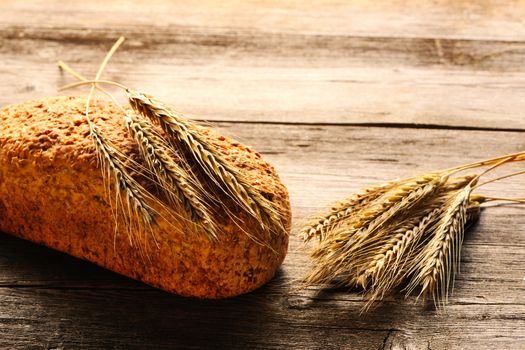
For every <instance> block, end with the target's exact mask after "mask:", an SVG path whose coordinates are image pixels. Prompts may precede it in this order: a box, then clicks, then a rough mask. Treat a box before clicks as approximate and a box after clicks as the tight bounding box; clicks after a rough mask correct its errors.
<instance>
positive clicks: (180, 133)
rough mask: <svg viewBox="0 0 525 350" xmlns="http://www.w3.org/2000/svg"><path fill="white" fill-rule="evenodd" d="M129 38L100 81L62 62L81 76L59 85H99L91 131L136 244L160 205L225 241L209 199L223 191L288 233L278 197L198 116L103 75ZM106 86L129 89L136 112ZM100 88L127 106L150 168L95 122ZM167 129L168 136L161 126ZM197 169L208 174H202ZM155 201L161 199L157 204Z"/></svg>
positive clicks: (127, 118)
mask: <svg viewBox="0 0 525 350" xmlns="http://www.w3.org/2000/svg"><path fill="white" fill-rule="evenodd" d="M123 41H124V38H120V39H119V40H118V41H117V42H116V43H115V44H114V45H113V47H112V48H111V50H110V51H109V52H108V54H107V55H106V57H105V59H104V61H103V62H102V64H101V66H100V68H99V70H98V72H97V75H96V77H95V78H94V79H93V80H88V79H87V78H85V77H84V76H82V75H81V74H79V73H77V72H76V71H75V70H73V69H72V68H71V67H69V66H68V65H67V64H65V63H64V62H62V61H60V62H59V67H60V68H61V69H63V70H64V71H66V72H68V73H70V74H71V75H72V76H74V77H76V78H77V79H79V80H80V82H78V83H73V84H69V85H66V86H64V87H62V88H60V89H59V90H65V89H70V88H73V87H77V86H81V85H91V90H90V92H89V95H88V98H87V102H86V111H85V116H86V119H87V122H88V125H89V128H90V137H91V138H92V140H93V144H94V146H95V148H96V150H97V154H98V156H99V162H100V164H101V168H102V170H103V173H104V178H106V179H108V180H109V179H110V180H111V181H113V183H114V186H113V187H114V188H115V191H116V193H115V195H114V199H113V203H114V206H115V210H114V212H115V220H116V222H118V220H120V219H124V222H125V225H126V227H127V228H128V233H129V238H130V241H131V243H132V244H133V243H134V241H137V240H138V239H139V238H138V237H139V235H140V234H142V233H144V231H145V230H148V228H150V227H151V225H152V224H154V223H155V221H156V220H157V219H159V218H158V213H156V212H155V210H154V209H153V207H154V206H161V207H163V208H167V209H169V208H173V207H177V208H183V212H184V213H185V214H186V218H185V219H187V221H188V223H190V224H193V225H196V227H197V228H198V231H200V232H202V233H203V234H205V235H206V236H207V237H208V238H210V239H217V230H216V225H215V219H214V217H215V216H214V213H212V212H210V206H209V205H208V204H207V203H208V202H210V201H220V200H221V199H220V198H222V197H221V196H219V195H217V192H223V193H224V194H226V197H227V198H230V199H231V200H233V201H234V202H235V203H236V205H238V206H239V207H240V208H241V209H242V210H243V211H245V212H246V213H247V214H248V215H251V216H253V217H254V218H256V219H257V220H258V221H259V222H260V224H261V226H263V227H264V228H265V229H266V230H267V231H268V232H270V233H271V232H282V231H283V230H284V228H283V225H282V222H281V217H280V215H279V214H278V212H277V210H276V209H275V208H274V207H273V204H272V202H271V201H269V200H268V199H266V198H265V197H264V196H263V195H262V194H261V193H260V192H258V191H257V190H255V189H254V188H253V186H251V185H250V184H249V183H248V181H247V180H246V179H245V178H244V177H243V174H242V173H241V172H239V171H238V169H236V168H235V167H233V166H232V165H231V164H230V163H229V162H228V161H226V160H225V159H224V158H223V155H222V154H221V153H219V152H217V150H216V148H215V147H212V145H210V144H209V143H208V141H207V140H206V139H205V138H203V137H202V136H201V135H200V133H199V131H198V130H197V128H196V125H195V124H194V123H193V122H192V121H191V120H189V119H187V118H185V117H184V116H182V115H181V114H179V113H177V112H175V111H174V110H173V109H172V108H171V107H170V106H168V105H167V104H165V103H163V102H162V101H160V100H158V99H155V98H154V97H152V96H150V95H148V94H146V93H143V92H139V91H135V90H132V89H130V88H128V87H126V86H124V85H122V84H119V83H117V82H113V81H106V80H100V76H101V74H102V71H103V69H104V68H105V66H106V65H107V63H108V61H109V59H110V58H111V57H112V55H113V54H114V53H115V51H116V50H117V49H118V47H119V46H120V45H121V44H122V42H123ZM101 85H111V86H114V87H118V88H121V89H123V91H124V92H125V94H126V97H127V100H128V103H129V106H130V107H131V109H132V110H133V112H134V113H130V112H129V109H126V108H124V107H122V106H121V105H120V104H119V103H118V102H117V101H116V99H115V98H114V97H113V95H112V94H110V93H109V92H108V91H107V90H105V89H104V88H102V87H101ZM95 89H98V90H99V91H101V92H102V93H104V94H106V95H107V96H109V98H110V99H111V100H113V102H115V104H116V105H117V106H120V108H121V110H122V112H123V115H124V120H123V121H124V125H125V127H126V129H127V131H128V134H129V135H130V137H132V138H133V140H134V141H135V143H136V145H137V146H138V148H139V151H140V153H141V155H142V157H143V158H144V164H145V167H144V166H141V165H139V164H138V163H136V162H135V163H133V164H132V166H130V165H129V164H125V159H123V158H124V156H123V154H122V152H120V151H119V150H118V149H117V147H116V146H115V145H113V144H112V143H111V142H110V141H109V140H108V139H107V138H106V137H105V136H104V131H103V130H100V129H99V128H98V127H97V126H96V125H95V124H94V123H93V122H92V121H91V120H90V118H89V105H90V100H91V98H92V96H93V93H94V90H95ZM159 127H160V129H161V130H162V131H163V133H164V135H161V133H160V132H159V131H158V128H159ZM128 163H129V160H128ZM132 171H134V172H138V173H140V174H145V176H146V177H147V179H148V180H149V181H151V182H153V183H154V184H155V185H156V188H157V191H158V192H160V193H161V194H162V197H163V199H165V200H164V201H162V200H161V199H159V196H157V195H155V194H153V193H151V191H148V190H147V189H146V188H145V187H144V186H142V185H141V184H140V183H139V182H138V181H137V180H135V179H134V178H133V177H132V176H131V175H130V172H132ZM196 172H198V173H199V175H200V176H197V175H196V174H195V173H196ZM202 177H204V178H205V179H206V181H205V182H204V183H203V181H200V180H199V179H200V178H202ZM108 187H109V181H108ZM164 202H167V204H168V205H165V204H164ZM152 203H155V205H151V204H152ZM225 209H226V210H227V208H225ZM171 212H172V213H176V212H179V211H171ZM230 214H231V213H230ZM174 215H177V214H174ZM232 215H233V214H232ZM168 219H169V218H168ZM233 219H235V218H233ZM238 225H240V223H238ZM149 231H150V232H151V230H149ZM247 234H249V233H247ZM254 239H256V238H255V237H254Z"/></svg>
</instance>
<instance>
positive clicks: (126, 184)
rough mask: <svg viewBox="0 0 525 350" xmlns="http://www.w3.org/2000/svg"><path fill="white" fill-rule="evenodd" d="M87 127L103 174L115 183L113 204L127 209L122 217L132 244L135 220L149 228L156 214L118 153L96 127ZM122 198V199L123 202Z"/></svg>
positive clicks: (92, 125) (146, 195)
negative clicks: (126, 212) (111, 178)
mask: <svg viewBox="0 0 525 350" xmlns="http://www.w3.org/2000/svg"><path fill="white" fill-rule="evenodd" d="M89 125H90V135H91V138H92V139H93V141H94V144H95V149H96V151H97V155H98V158H99V162H100V164H101V168H102V169H103V174H106V173H108V174H109V175H110V176H111V177H113V180H114V181H115V189H116V192H117V196H116V198H115V203H116V205H117V206H118V205H119V204H125V206H126V207H127V208H128V214H130V215H124V217H125V219H126V227H127V228H128V234H129V235H130V237H129V238H130V242H131V243H133V239H132V237H133V235H134V232H133V231H134V230H133V227H134V222H135V220H136V219H137V218H138V219H139V220H141V221H142V223H143V224H144V225H145V227H149V226H150V225H151V224H153V223H154V222H155V214H156V212H155V210H154V209H153V208H151V207H150V206H149V205H148V203H147V202H146V199H145V198H146V197H148V194H147V191H146V190H145V189H144V188H143V187H142V185H140V184H139V183H138V182H137V181H136V180H135V179H133V178H132V177H131V176H130V175H129V174H128V172H127V170H126V167H125V165H124V163H123V162H122V160H121V159H120V158H119V157H118V151H117V150H116V149H115V147H114V146H113V145H112V144H111V143H110V142H109V141H108V140H107V139H106V138H105V136H104V135H103V134H102V132H101V131H100V130H99V129H98V127H97V126H96V125H94V124H92V123H90V124H89ZM122 198H123V199H124V200H123V201H122ZM116 211H117V214H116V217H115V220H118V209H117V210H116Z"/></svg>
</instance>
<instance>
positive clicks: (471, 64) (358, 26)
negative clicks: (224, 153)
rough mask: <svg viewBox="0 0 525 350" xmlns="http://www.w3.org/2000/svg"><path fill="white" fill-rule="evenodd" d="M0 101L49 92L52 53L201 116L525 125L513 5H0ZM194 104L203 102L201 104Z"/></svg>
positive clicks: (524, 50) (517, 14)
mask: <svg viewBox="0 0 525 350" xmlns="http://www.w3.org/2000/svg"><path fill="white" fill-rule="evenodd" d="M0 10H1V11H0V16H1V17H0V64H1V66H0V70H1V71H2V74H3V76H5V77H6V79H4V80H5V81H6V82H8V84H2V85H1V86H0V104H2V105H3V104H5V103H12V102H14V101H21V100H25V99H28V98H33V97H35V96H41V95H49V94H52V93H54V92H55V91H56V87H57V86H58V85H60V84H62V83H64V82H65V79H63V77H62V76H61V75H60V74H57V67H56V65H55V61H56V60H57V59H58V58H61V59H64V60H67V61H68V62H71V63H75V65H76V66H77V67H78V68H79V69H82V70H83V71H86V72H94V71H95V70H96V64H94V63H95V62H98V60H99V58H100V56H101V55H103V54H104V52H105V51H106V50H107V47H108V46H109V45H111V43H112V42H113V41H114V40H115V38H116V37H118V36H120V35H125V36H127V37H128V38H129V41H128V43H127V44H126V46H125V49H124V50H122V52H120V53H119V54H117V55H116V56H115V58H114V60H113V61H112V64H111V67H110V68H109V70H108V71H109V72H110V75H108V76H109V77H112V78H115V79H118V80H120V81H121V82H123V83H127V84H130V85H132V86H137V87H140V88H142V89H146V90H149V91H151V92H154V93H155V94H156V95H159V96H161V97H163V98H165V99H167V100H169V101H171V102H173V103H174V104H176V105H177V106H180V108H181V109H182V110H184V111H186V112H187V113H190V114H192V115H196V116H199V117H200V118H205V119H210V120H245V121H247V120H249V121H265V122H268V121H272V122H288V123H295V122H307V123H340V124H360V123H364V124H370V123H373V124H378V123H379V124H392V123H397V124H424V125H428V124H430V125H448V126H466V127H471V128H472V127H475V128H503V129H525V118H523V117H522V111H523V110H525V99H523V94H524V89H523V87H524V86H525V69H524V68H523V64H522V62H524V61H525V42H524V40H525V26H524V25H523V21H522V18H523V14H525V5H524V3H523V2H520V1H514V2H512V3H511V4H509V3H508V2H496V1H482V2H480V3H479V4H469V2H465V1H460V2H455V1H450V0H448V1H437V2H435V1H424V2H423V3H421V2H419V1H393V2H390V3H389V4H385V3H384V2H372V1H353V2H352V1H321V2H316V3H315V4H309V5H305V4H304V2H302V1H286V2H284V3H282V4H281V5H279V6H276V5H272V4H271V2H269V1H255V2H243V1H235V0H228V1H224V2H222V1H221V2H220V3H219V2H217V1H216V0H215V1H213V0H210V1H204V2H201V1H192V2H186V3H179V2H177V3H174V4H173V3H172V2H168V1H156V2H134V3H131V4H128V2H116V3H111V2H109V3H108V1H100V2H88V1H72V2H67V3H64V2H59V1H51V2H46V3H35V2H30V1H5V0H4V1H2V2H1V3H0ZM203 101H205V102H203Z"/></svg>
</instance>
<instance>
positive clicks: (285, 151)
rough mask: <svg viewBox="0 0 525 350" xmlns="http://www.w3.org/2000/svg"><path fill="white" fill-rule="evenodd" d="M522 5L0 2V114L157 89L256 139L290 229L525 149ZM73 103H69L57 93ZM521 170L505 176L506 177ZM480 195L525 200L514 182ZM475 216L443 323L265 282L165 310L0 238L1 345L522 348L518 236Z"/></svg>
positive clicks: (130, 290) (493, 218)
mask: <svg viewBox="0 0 525 350" xmlns="http://www.w3.org/2000/svg"><path fill="white" fill-rule="evenodd" d="M524 15H525V3H523V2H521V1H507V2H499V1H491V0H483V1H478V2H469V1H451V0H438V1H435V0H425V1H415V0H414V1H413V0H394V1H388V2H387V1H379V2H373V1H359V0H356V1H342V0H325V1H313V2H308V3H307V4H306V3H305V2H303V1H294V0H284V1H281V2H279V3H278V4H276V3H275V2H273V1H268V0H254V1H239V0H225V1H221V2H219V1H217V0H203V1H196V0H192V1H177V2H172V1H161V0H151V1H140V0H135V1H107V0H104V1H102V0H95V1H89V2H88V1H79V0H73V1H68V2H59V1H56V0H51V1H23V2H22V1H14V0H4V1H0V79H1V81H2V84H1V85H0V105H5V104H11V103H15V102H18V101H22V100H25V99H30V98H39V97H42V96H45V95H50V94H54V93H56V88H57V87H58V86H60V85H62V84H65V83H67V82H71V81H73V80H72V79H70V78H69V77H67V76H65V75H64V74H63V73H60V72H59V71H58V69H57V67H56V65H55V64H56V61H57V60H58V59H64V60H66V61H67V62H68V63H71V65H72V66H74V67H75V68H78V69H79V70H80V71H82V72H83V73H86V74H91V75H94V73H95V71H96V69H97V66H98V63H99V61H100V60H101V58H102V56H103V55H104V54H105V52H106V50H107V49H108V47H109V46H110V45H111V44H112V43H113V41H114V40H115V39H116V38H117V37H118V36H120V35H125V36H127V37H128V40H127V42H126V44H125V45H124V46H123V47H122V49H121V50H120V51H119V52H118V53H117V54H116V55H115V57H114V58H113V60H112V62H111V64H110V66H109V67H108V70H107V74H106V77H107V78H112V79H116V80H118V81H120V82H123V83H125V84H129V85H131V86H133V87H136V88H141V89H144V90H146V91H149V92H152V93H154V94H155V95H157V96H159V97H161V98H163V99H165V100H167V101H169V102H171V103H173V104H174V105H175V106H176V107H177V108H178V109H179V110H182V111H184V112H186V113H187V114H189V115H192V116H195V117H196V118H198V119H206V120H212V121H215V122H217V126H218V127H219V129H221V130H222V131H223V132H224V133H226V134H228V135H231V136H234V137H237V138H238V139H240V140H241V141H243V142H245V143H247V144H251V145H252V146H253V147H255V148H256V149H257V150H258V151H261V152H262V153H263V154H264V156H265V157H266V158H267V159H268V160H270V161H271V162H272V163H273V164H274V165H275V166H276V168H277V170H278V171H279V174H280V175H281V177H282V179H283V181H284V183H285V184H286V185H287V186H288V188H289V190H290V195H291V201H292V205H293V212H294V222H295V227H294V230H293V234H295V233H296V232H297V227H298V226H299V225H300V223H301V222H302V221H303V220H304V218H305V217H306V216H308V215H310V214H312V213H314V212H316V211H318V210H320V209H321V208H323V207H324V206H326V205H328V204H329V203H330V202H331V201H334V200H338V199H341V198H344V197H345V196H347V195H349V194H350V193H352V192H353V191H356V190H358V189H359V188H361V187H364V186H367V185H370V184H374V183H379V182H383V181H385V180H389V179H392V178H396V177H405V176H409V175H412V174H415V173H419V172H423V171H428V170H433V169H440V168H446V167H450V166H453V165H456V164H459V163H463V162H469V161H473V160H476V159H482V158H487V157H490V156H496V155H500V154H503V153H511V152H516V151H520V150H523V149H525V139H524V138H523V135H524V133H523V132H524V131H525V118H524V117H523V111H524V110H525V98H523V97H524V92H525V91H524V88H525V68H524V66H523V62H525V26H524V25H523V18H524ZM71 93H73V94H78V93H82V92H81V91H75V92H71ZM518 169H519V166H516V167H509V168H508V170H507V171H512V170H518ZM484 192H486V193H489V194H490V193H499V194H501V195H506V196H523V193H525V178H524V177H517V178H515V179H514V180H512V181H510V180H509V181H502V182H500V183H496V184H493V185H491V186H487V188H486V189H485V190H484ZM523 214H524V209H523V208H521V207H520V206H512V205H511V206H509V205H506V206H494V205H491V206H490V207H488V208H486V209H484V210H483V211H482V215H481V218H480V221H479V222H478V223H477V225H475V226H474V227H473V228H472V229H471V230H470V231H469V233H468V235H467V237H466V240H465V244H464V248H463V252H462V269H461V274H460V275H459V276H458V278H457V281H456V285H455V290H454V294H453V295H452V296H451V297H450V304H449V306H448V307H447V309H446V310H445V311H444V312H436V311H435V310H433V309H432V308H428V307H425V306H424V305H422V304H421V303H414V301H415V300H414V298H412V297H411V298H409V299H408V300H404V299H403V298H402V297H400V296H396V297H391V298H389V299H387V300H386V301H385V303H384V304H382V305H381V306H378V307H377V308H376V309H374V310H372V311H371V312H369V313H367V314H364V315H361V314H360V310H361V307H362V305H363V301H362V300H361V297H360V296H359V295H358V294H357V293H356V292H355V291H347V290H325V291H321V290H317V289H310V290H296V289H294V286H295V285H296V284H295V283H294V282H295V281H296V280H297V279H299V278H301V277H302V276H303V275H304V274H305V273H306V272H307V271H308V268H309V261H308V254H307V251H305V250H303V249H301V245H300V242H299V240H298V239H297V238H296V237H295V236H294V237H292V240H291V247H290V251H289V254H288V257H287V259H286V261H285V263H284V265H283V266H282V268H281V269H280V272H279V274H278V276H277V277H276V278H275V279H273V280H272V281H271V282H270V283H269V284H268V285H266V286H264V287H263V288H261V289H259V290H257V291H255V292H253V293H251V294H248V295H244V296H241V297H239V298H234V299H228V300H222V301H201V300H194V299H186V298H181V297H177V296H174V295H170V294H167V293H164V292H161V291H158V290H155V289H153V288H150V287H148V286H145V285H143V284H140V283H138V282H135V281H132V280H129V279H126V278H124V277H121V276H118V275H115V274H113V273H111V272H108V271H106V270H103V269H101V268H98V267H96V266H93V265H90V264H88V263H86V262H83V261H79V260H77V259H74V258H71V257H68V256H66V255H64V254H61V253H57V252H54V251H51V250H48V249H46V248H43V247H39V246H36V245H32V244H30V243H27V242H24V241H21V240H18V239H15V238H13V237H10V236H8V235H0V348H9V349H27V348H35V349H41V348H44V349H61V348H64V349H65V348H67V349H69V348H91V349H100V348H114V349H130V348H137V349H144V348H189V349H204V348H239V349H246V348H250V349H251V348H254V349H273V348H275V349H282V348H292V349H332V348H333V349H341V348H345V349H346V348H349V349H353V348H355V349H405V348H406V349H476V350H481V349H506V348H508V349H521V348H524V345H523V344H525V316H524V315H525V282H524V277H525V266H524V265H523V260H524V259H525V235H523V232H524V231H525V222H524V221H523Z"/></svg>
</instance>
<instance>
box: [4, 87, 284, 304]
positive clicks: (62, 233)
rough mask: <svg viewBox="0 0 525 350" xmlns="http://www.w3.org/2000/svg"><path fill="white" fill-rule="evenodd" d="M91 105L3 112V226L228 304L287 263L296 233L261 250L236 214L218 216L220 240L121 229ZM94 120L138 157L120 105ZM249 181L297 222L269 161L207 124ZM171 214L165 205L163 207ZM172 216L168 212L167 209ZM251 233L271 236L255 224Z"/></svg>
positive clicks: (175, 228) (53, 101)
mask: <svg viewBox="0 0 525 350" xmlns="http://www.w3.org/2000/svg"><path fill="white" fill-rule="evenodd" d="M84 110H85V100H84V99H82V98H75V97H53V98H47V99H43V100H36V101H29V102H26V103H23V104H20V105H13V106H8V107H5V108H3V109H1V110H0V230H1V231H4V232H8V233H12V234H14V235H16V236H19V237H22V238H25V239H28V240H31V241H34V242H37V243H41V244H44V245H46V246H49V247H52V248H55V249H57V250H60V251H63V252H66V253H69V254H71V255H73V256H76V257H79V258H82V259H85V260H88V261H91V262H93V263H95V264H98V265H100V266H103V267H106V268H108V269H110V270H113V271H115V272H118V273H121V274H123V275H126V276H129V277H132V278H135V279H138V280H140V281H143V282H145V283H147V284H150V285H153V286H156V287H159V288H162V289H164V290H167V291H170V292H174V293H177V294H180V295H186V296H195V297H203V298H221V297H229V296H234V295H238V294H242V293H245V292H248V291H251V290H253V289H255V288H257V287H259V286H261V285H262V284H264V283H265V282H267V281H268V280H269V279H270V278H271V277H272V276H273V275H274V274H275V271H276V270H277V268H278V267H279V265H280V264H281V263H282V261H283V259H284V257H285V255H286V250H287V246H288V235H287V234H282V235H271V236H268V235H265V236H264V237H266V240H267V242H266V243H267V244H266V245H262V244H258V243H256V242H255V241H254V240H252V239H250V238H249V237H248V236H247V235H246V233H245V232H243V231H242V230H241V229H240V228H239V227H238V226H236V225H235V224H234V223H233V222H232V220H231V219H229V218H228V217H227V215H219V217H218V220H219V231H220V232H221V234H220V238H219V241H218V242H211V241H210V240H208V239H206V238H205V237H203V236H202V235H199V234H197V233H196V232H194V230H195V229H194V228H193V227H192V225H188V224H187V223H185V222H184V221H183V220H173V219H172V220H170V222H169V223H168V222H167V221H162V220H161V221H159V222H158V224H157V225H156V226H155V227H154V229H153V231H154V232H153V234H154V236H155V239H156V241H157V244H158V246H155V243H154V242H153V238H152V237H147V238H146V239H145V242H146V244H145V245H144V246H142V247H138V246H131V245H130V243H129V240H128V237H127V234H126V232H125V230H123V229H120V228H119V230H117V231H115V229H114V218H113V216H112V212H111V209H110V206H109V204H108V199H107V193H106V190H105V187H104V182H103V178H102V173H101V170H100V168H98V166H97V160H96V159H97V158H96V154H95V150H94V147H93V144H92V141H91V139H90V138H89V137H88V133H89V128H88V125H87V123H86V121H85V118H84V116H83V115H84ZM90 110H91V112H90V116H91V118H92V120H93V122H94V123H95V124H96V125H97V126H99V127H100V128H101V129H102V130H104V133H105V134H106V135H107V136H108V137H109V139H110V140H111V141H112V142H113V143H114V144H116V145H118V146H119V148H120V150H121V151H123V152H124V153H125V154H126V155H128V156H129V157H130V158H133V159H137V158H139V156H138V154H137V150H136V147H135V146H134V144H133V141H132V140H131V139H130V138H128V136H127V133H126V131H125V129H124V127H123V125H122V112H121V111H120V110H119V109H118V108H117V107H116V106H114V105H113V104H111V103H108V102H102V101H94V102H92V104H91V109H90ZM199 129H200V132H201V134H202V135H205V137H206V138H207V139H208V141H210V142H211V143H213V145H215V146H216V147H217V149H218V150H220V151H221V152H222V153H223V154H224V155H225V157H226V159H228V160H229V161H231V162H233V163H234V164H235V165H236V166H238V167H239V168H242V169H243V173H244V174H245V176H246V177H247V178H248V179H249V181H250V182H251V183H252V184H253V186H255V187H256V188H257V189H259V190H260V191H262V192H263V194H264V195H265V196H266V197H268V198H269V199H271V200H272V201H273V202H274V203H276V206H277V207H278V208H281V209H282V215H283V217H284V219H285V225H286V227H289V226H290V220H291V219H290V206H289V201H288V193H287V191H286V188H285V187H284V186H283V185H282V184H281V182H280V181H279V178H278V176H277V174H276V173H275V170H274V169H273V167H271V166H270V165H268V164H267V163H266V162H264V160H262V158H261V156H260V155H259V154H258V153H256V152H254V151H253V150H251V149H249V148H248V147H245V146H243V145H241V144H240V143H238V142H236V141H234V140H232V139H230V138H227V137H224V136H222V135H220V134H218V133H217V132H215V131H213V130H211V129H208V128H205V127H199ZM156 209H157V210H158V211H159V213H160V215H161V216H163V209H162V208H156ZM164 214H165V213H164ZM239 219H240V220H242V222H243V225H242V226H243V228H244V229H245V230H246V231H247V232H249V233H250V234H251V235H254V236H256V237H262V236H263V235H264V232H262V230H261V228H260V226H259V225H258V223H257V222H255V220H253V219H252V218H249V217H245V216H243V215H242V214H240V215H239Z"/></svg>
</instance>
